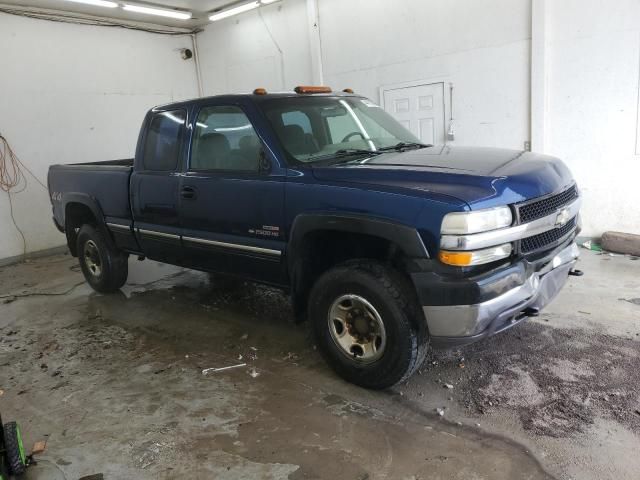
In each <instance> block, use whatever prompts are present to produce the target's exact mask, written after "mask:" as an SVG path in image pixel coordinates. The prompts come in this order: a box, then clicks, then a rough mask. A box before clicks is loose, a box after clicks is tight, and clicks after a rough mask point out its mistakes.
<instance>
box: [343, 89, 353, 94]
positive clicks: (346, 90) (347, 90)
mask: <svg viewBox="0 0 640 480" xmlns="http://www.w3.org/2000/svg"><path fill="white" fill-rule="evenodd" d="M342 91H343V92H344V93H353V89H352V88H345V89H344V90H342Z"/></svg>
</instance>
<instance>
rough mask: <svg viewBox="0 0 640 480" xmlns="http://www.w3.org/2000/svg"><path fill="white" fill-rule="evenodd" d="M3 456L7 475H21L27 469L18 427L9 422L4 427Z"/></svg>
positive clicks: (14, 423)
mask: <svg viewBox="0 0 640 480" xmlns="http://www.w3.org/2000/svg"><path fill="white" fill-rule="evenodd" d="M4 446H5V455H6V457H7V462H8V464H9V473H11V474H13V475H22V474H23V473H24V472H25V470H26V469H27V456H26V455H25V452H24V445H23V444H22V435H21V434H20V427H18V424H17V423H16V422H9V423H7V424H5V426H4Z"/></svg>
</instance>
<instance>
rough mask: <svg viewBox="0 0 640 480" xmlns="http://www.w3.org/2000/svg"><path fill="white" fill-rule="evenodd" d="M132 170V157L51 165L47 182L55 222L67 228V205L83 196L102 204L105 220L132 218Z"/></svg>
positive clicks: (93, 202) (94, 202) (96, 203)
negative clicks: (130, 195)
mask: <svg viewBox="0 0 640 480" xmlns="http://www.w3.org/2000/svg"><path fill="white" fill-rule="evenodd" d="M132 170H133V159H132V158H129V159H123V160H109V161H106V162H87V163H76V164H72V165H53V166H51V167H50V168H49V175H48V182H49V192H50V194H51V198H52V200H53V206H54V208H53V214H54V218H55V221H56V224H57V225H58V226H59V227H60V228H64V225H65V214H66V212H65V211H64V208H63V205H64V204H66V203H68V202H73V201H74V199H78V200H80V199H83V198H84V199H91V203H92V204H95V205H99V206H100V208H101V209H102V212H101V213H102V215H103V216H104V217H105V219H108V218H114V219H120V220H125V221H126V220H129V219H131V205H130V201H129V178H130V176H131V172H132ZM63 198H64V201H62V199H63ZM57 199H60V201H56V200H57Z"/></svg>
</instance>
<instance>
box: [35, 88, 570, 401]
mask: <svg viewBox="0 0 640 480" xmlns="http://www.w3.org/2000/svg"><path fill="white" fill-rule="evenodd" d="M48 184H49V191H50V196H51V201H52V205H53V220H54V222H55V225H56V227H57V228H58V230H60V232H62V233H64V234H65V235H66V239H67V244H68V247H69V250H70V252H71V254H72V255H74V256H77V257H78V259H79V262H80V266H81V269H82V272H83V274H84V276H85V278H86V280H87V282H88V283H89V284H90V285H91V287H93V288H94V289H95V290H96V291H98V292H102V293H108V292H113V291H115V290H118V289H119V288H120V287H121V286H123V285H124V283H125V282H126V280H127V274H128V261H127V258H128V256H129V255H135V256H138V257H139V258H140V259H144V258H148V259H153V260H156V261H159V262H165V263H170V264H174V265H179V266H183V267H187V268H191V269H196V270H201V271H206V272H210V273H211V274H218V275H223V276H234V277H237V278H240V279H243V280H250V281H253V282H261V283H265V284H270V285H274V286H277V287H278V288H281V289H283V290H285V291H286V292H287V293H288V294H290V296H291V298H292V305H293V310H294V312H295V314H296V318H301V319H305V318H306V319H308V320H309V322H310V324H311V329H312V331H313V336H314V340H315V342H316V343H317V345H318V347H319V350H320V351H321V352H322V354H323V356H324V357H325V359H326V360H327V362H328V363H329V364H330V365H331V366H332V367H333V368H334V370H335V371H336V372H337V373H338V374H339V375H341V376H342V377H343V378H345V379H347V380H348V381H351V382H353V383H356V384H358V385H361V386H364V387H367V388H377V389H380V388H386V387H389V386H391V385H394V384H396V383H398V382H401V381H403V380H405V379H406V378H408V377H409V376H410V375H411V374H412V373H413V372H414V371H415V370H416V369H417V368H418V367H419V366H420V364H421V362H422V361H423V360H424V358H425V355H426V353H427V351H428V349H429V348H431V347H439V348H442V347H455V346H460V345H465V344H469V343H472V342H475V341H478V340H481V339H483V338H486V337H489V336H491V335H494V334H496V333H499V332H502V331H504V330H506V329H508V328H510V327H512V326H514V325H516V324H518V323H519V322H521V321H523V320H524V319H526V318H527V317H530V316H535V315H537V314H538V312H539V311H540V309H541V308H543V307H544V306H545V305H547V304H548V303H549V302H550V301H551V300H552V299H553V297H554V296H555V295H556V294H557V293H558V292H559V291H560V289H561V288H562V287H563V285H564V284H565V282H566V280H567V278H568V276H569V275H572V274H573V275H579V274H580V273H581V272H580V271H579V270H575V268H574V267H575V264H576V261H577V258H578V249H577V247H576V244H575V237H576V235H577V234H578V232H579V229H580V225H579V223H580V221H579V208H580V202H581V198H580V193H579V190H578V188H577V186H576V183H575V181H574V179H573V178H572V175H571V173H570V172H569V170H568V169H567V167H566V166H565V165H564V164H563V163H562V162H561V161H560V160H559V159H557V158H553V157H550V156H545V155H539V154H535V153H531V152H527V151H516V150H505V149H497V148H468V147H452V146H449V145H440V146H436V145H425V144H423V143H421V141H420V140H419V139H418V138H416V137H415V136H414V135H413V134H412V133H411V132H409V131H408V130H407V129H406V128H405V127H404V126H403V125H401V124H400V123H399V122H397V121H396V120H394V119H393V118H392V117H391V116H390V115H389V114H387V113H386V112H385V111H384V110H383V109H382V108H380V107H379V106H378V105H376V104H375V103H374V102H372V101H370V100H368V99H366V98H363V97H361V96H358V95H355V94H352V93H350V92H347V91H345V92H332V91H331V89H326V88H319V87H298V88H297V89H296V90H295V91H294V92H291V93H273V94H270V93H267V92H266V91H265V90H264V89H257V90H256V91H254V92H253V93H252V94H245V95H222V96H214V97H209V98H199V99H195V100H191V101H185V102H178V103H171V104H169V105H163V106H160V107H156V108H153V109H152V110H150V111H149V112H148V113H147V115H146V117H145V119H144V122H143V124H142V129H141V130H140V135H139V140H138V144H137V148H136V152H135V158H133V159H128V160H114V161H106V162H98V163H82V164H75V165H54V166H52V167H51V168H50V169H49V174H48Z"/></svg>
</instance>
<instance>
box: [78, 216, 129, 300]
mask: <svg viewBox="0 0 640 480" xmlns="http://www.w3.org/2000/svg"><path fill="white" fill-rule="evenodd" d="M77 251H78V260H79V261H80V268H81V269H82V273H83V274H84V278H85V279H86V280H87V282H88V283H89V285H91V288H93V289H94V290H95V291H97V292H100V293H112V292H115V291H117V290H118V289H119V288H120V287H122V286H123V285H124V284H125V282H126V281H127V276H128V275H129V265H128V263H127V259H128V256H127V254H126V253H124V252H122V251H120V250H117V249H116V248H115V246H113V245H112V244H111V242H109V241H108V240H107V239H106V238H105V237H104V235H103V234H102V232H100V231H99V230H98V229H96V228H95V227H93V226H92V225H83V226H82V227H81V228H80V231H79V232H78V248H77Z"/></svg>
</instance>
